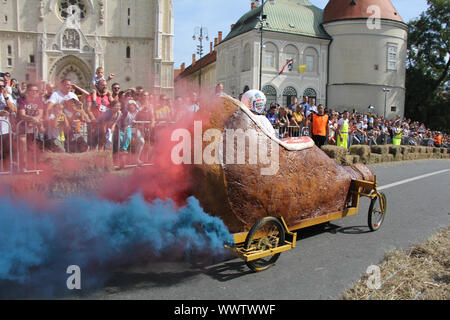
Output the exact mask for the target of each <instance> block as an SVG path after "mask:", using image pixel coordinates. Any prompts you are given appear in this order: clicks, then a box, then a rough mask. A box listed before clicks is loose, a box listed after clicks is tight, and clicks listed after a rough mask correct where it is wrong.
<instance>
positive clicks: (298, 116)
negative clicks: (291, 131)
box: [292, 104, 305, 127]
mask: <svg viewBox="0 0 450 320" xmlns="http://www.w3.org/2000/svg"><path fill="white" fill-rule="evenodd" d="M292 115H293V116H294V119H295V121H297V123H298V124H299V125H300V126H301V127H303V125H304V122H305V113H304V110H303V106H302V105H301V104H297V106H296V107H295V112H294V113H293V114H292Z"/></svg>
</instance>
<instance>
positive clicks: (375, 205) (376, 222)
mask: <svg viewBox="0 0 450 320" xmlns="http://www.w3.org/2000/svg"><path fill="white" fill-rule="evenodd" d="M380 198H381V199H380ZM381 203H382V205H383V206H381ZM385 216H386V195H385V194H384V193H383V192H380V193H379V194H378V195H377V196H376V197H375V198H373V199H372V201H371V202H370V206H369V217H368V224H369V228H370V230H372V231H377V230H378V229H380V227H381V225H382V223H383V221H384V217H385Z"/></svg>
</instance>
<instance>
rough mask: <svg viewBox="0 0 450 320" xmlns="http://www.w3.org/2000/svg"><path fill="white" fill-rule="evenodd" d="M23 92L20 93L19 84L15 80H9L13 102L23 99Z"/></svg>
mask: <svg viewBox="0 0 450 320" xmlns="http://www.w3.org/2000/svg"><path fill="white" fill-rule="evenodd" d="M24 94H25V92H23V91H22V88H21V87H20V84H19V83H18V82H17V80H16V79H11V96H12V97H13V98H14V100H16V101H19V99H20V98H21V97H23V96H24Z"/></svg>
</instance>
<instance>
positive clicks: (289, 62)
mask: <svg viewBox="0 0 450 320" xmlns="http://www.w3.org/2000/svg"><path fill="white" fill-rule="evenodd" d="M293 62H294V59H291V60H289V61H288V62H286V64H285V65H284V67H283V69H281V71H280V73H279V74H278V75H279V76H280V75H282V74H283V72H284V70H285V69H286V67H287V66H289V65H291V66H292V63H293Z"/></svg>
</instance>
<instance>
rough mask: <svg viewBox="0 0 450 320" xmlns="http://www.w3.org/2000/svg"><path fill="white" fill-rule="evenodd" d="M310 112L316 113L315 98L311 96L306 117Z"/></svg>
mask: <svg viewBox="0 0 450 320" xmlns="http://www.w3.org/2000/svg"><path fill="white" fill-rule="evenodd" d="M312 113H317V106H316V98H311V104H310V108H309V110H308V111H307V112H306V119H308V117H309V115H310V114H312Z"/></svg>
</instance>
